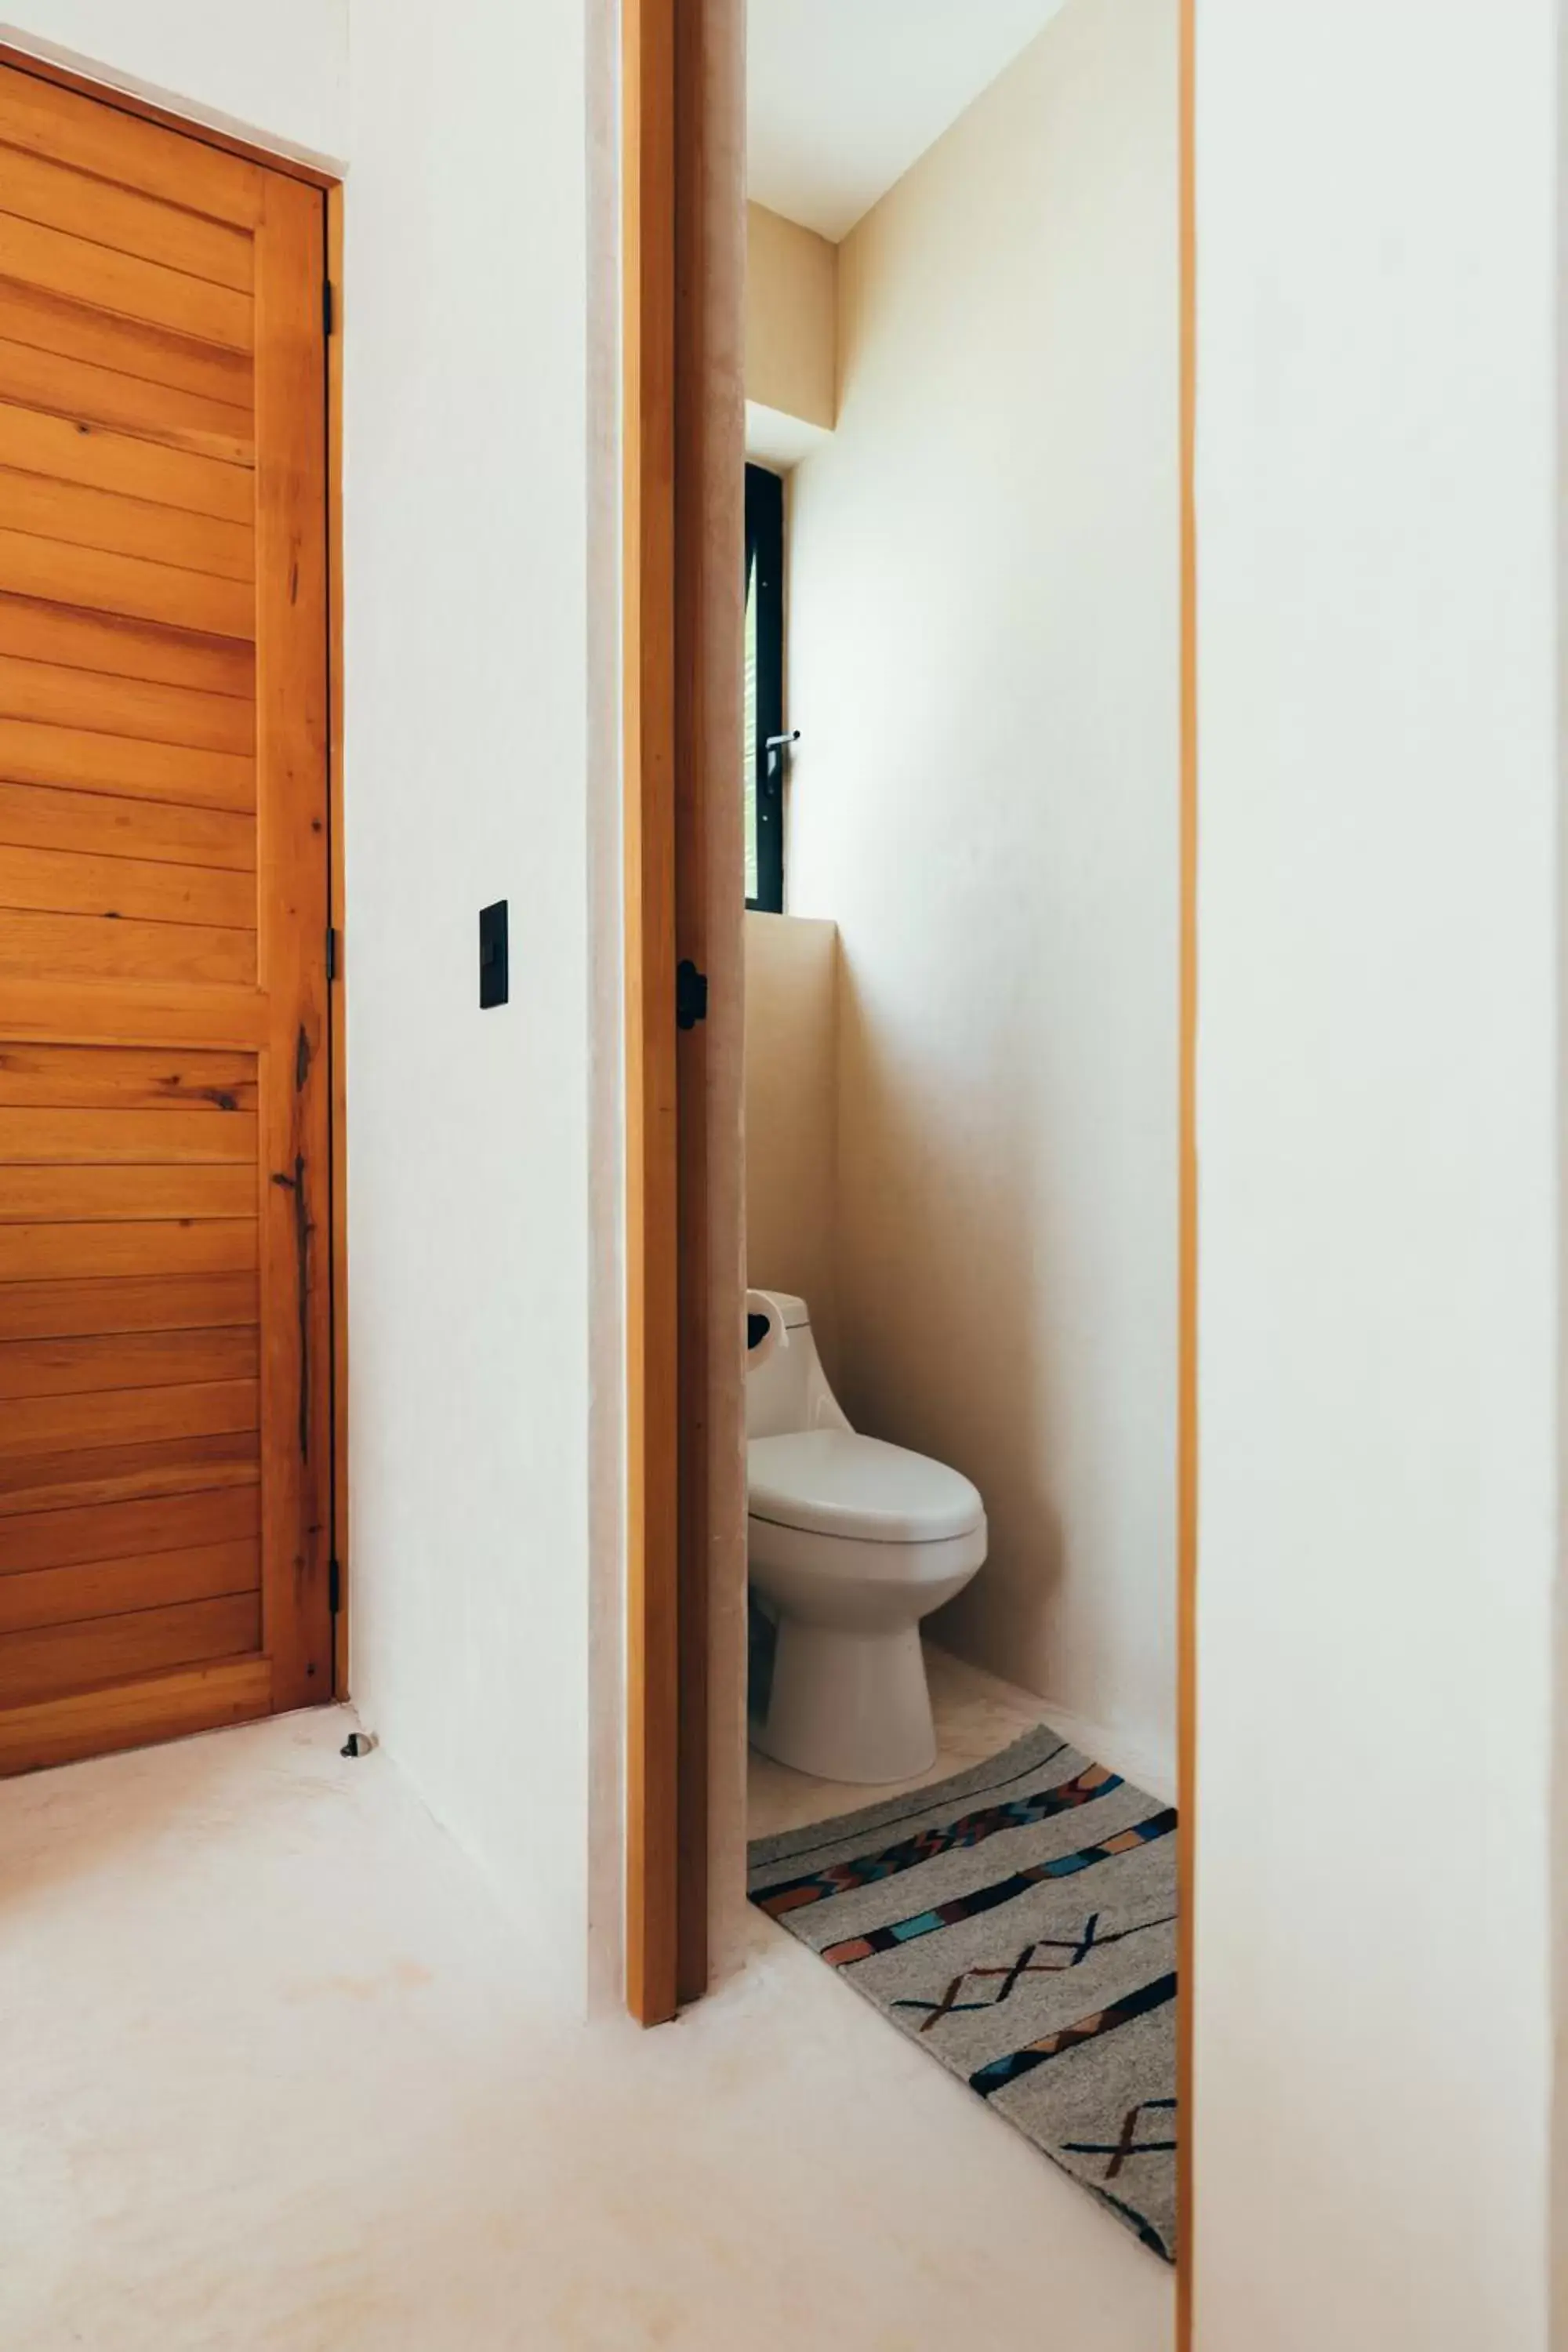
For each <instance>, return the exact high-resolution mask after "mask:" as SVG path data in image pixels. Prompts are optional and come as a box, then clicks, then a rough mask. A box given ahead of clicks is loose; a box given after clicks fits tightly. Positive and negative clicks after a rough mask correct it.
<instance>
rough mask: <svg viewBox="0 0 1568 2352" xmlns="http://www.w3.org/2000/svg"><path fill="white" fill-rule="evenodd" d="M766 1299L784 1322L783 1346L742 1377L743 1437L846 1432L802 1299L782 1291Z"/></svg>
mask: <svg viewBox="0 0 1568 2352" xmlns="http://www.w3.org/2000/svg"><path fill="white" fill-rule="evenodd" d="M766 1296H767V1297H769V1298H771V1299H772V1301H773V1305H774V1306H775V1307H777V1308H778V1309H779V1312H780V1315H781V1317H782V1318H783V1321H784V1342H783V1344H781V1345H780V1346H778V1347H776V1348H774V1349H773V1350H772V1352H771V1353H769V1354H767V1355H766V1359H765V1360H764V1361H761V1362H759V1363H757V1364H756V1365H755V1366H753V1367H752V1369H751V1370H748V1372H747V1374H746V1435H747V1436H748V1437H784V1436H786V1435H787V1434H788V1433H790V1432H791V1431H792V1430H796V1429H847V1428H848V1426H849V1423H848V1422H847V1420H846V1418H845V1416H844V1413H843V1412H842V1410H841V1408H840V1406H839V1402H838V1400H837V1397H836V1396H835V1395H834V1393H833V1391H832V1390H831V1389H830V1388H829V1387H828V1385H827V1375H826V1372H825V1371H824V1370H823V1369H822V1365H821V1362H820V1361H819V1360H818V1357H817V1353H816V1340H815V1339H813V1338H812V1336H811V1316H810V1312H809V1310H808V1309H807V1307H806V1303H805V1299H804V1298H792V1297H790V1296H789V1295H788V1293H787V1292H785V1291H782V1290H773V1291H769V1292H768V1293H767V1294H766ZM758 1353H759V1355H761V1354H762V1353H763V1350H761V1349H759V1350H758Z"/></svg>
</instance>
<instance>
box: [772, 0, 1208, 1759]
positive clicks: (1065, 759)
mask: <svg viewBox="0 0 1568 2352" xmlns="http://www.w3.org/2000/svg"><path fill="white" fill-rule="evenodd" d="M1176 99H1177V91H1176V8H1175V5H1174V0H1114V5H1107V0H1072V5H1069V6H1068V7H1067V8H1066V9H1065V10H1064V12H1063V13H1062V14H1061V15H1060V16H1058V17H1057V18H1056V20H1055V21H1054V22H1053V23H1052V24H1051V25H1050V26H1048V28H1047V30H1046V32H1045V33H1044V34H1043V35H1041V37H1039V38H1038V39H1037V41H1036V42H1035V43H1034V44H1033V45H1032V47H1030V48H1029V49H1027V50H1026V52H1025V53H1024V55H1023V57H1022V58H1019V59H1018V60H1017V61H1016V63H1015V64H1014V65H1013V66H1012V67H1011V68H1009V69H1008V70H1007V71H1006V73H1005V74H1004V75H1003V76H1002V77H1001V79H999V80H998V81H996V82H995V83H994V85H993V86H992V88H991V89H989V90H987V91H986V92H985V93H984V96H982V97H981V98H980V99H979V100H976V102H975V104H974V105H973V107H972V108H971V109H970V110H969V111H968V112H967V113H966V114H964V115H963V117H961V119H960V120H959V121H958V122H957V123H956V124H955V125H954V126H953V127H952V129H951V130H950V131H948V132H947V133H946V134H945V135H944V136H943V137H942V139H941V140H940V141H939V142H938V143H937V144H936V146H935V147H933V148H932V149H931V150H930V152H928V153H927V154H926V155H925V156H924V157H923V158H922V159H921V162H920V163H917V164H916V165H915V166H914V167H913V169H912V170H911V171H910V173H908V174H907V175H906V177H905V178H904V179H903V180H902V181H900V183H899V184H898V185H897V186H896V187H895V188H894V189H893V190H892V191H891V192H890V194H889V195H888V196H886V197H885V198H884V199H883V200H882V202H881V203H880V204H879V205H877V206H876V208H875V209H874V210H873V211H872V212H871V213H870V214H868V216H867V217H866V219H865V220H864V221H862V222H861V223H860V224H859V226H858V227H857V228H856V229H855V230H854V231H853V232H852V233H851V235H850V236H848V237H847V239H846V240H845V242H844V244H843V245H842V246H841V247H840V248H839V289H840V309H839V373H840V403H839V411H838V420H837V430H836V432H835V435H834V437H833V440H832V442H831V444H830V445H829V446H826V447H825V448H823V449H822V450H821V451H820V452H818V453H816V454H815V455H813V456H812V457H808V458H807V459H806V460H805V463H804V464H803V465H801V466H800V467H798V468H797V469H796V471H795V474H794V475H793V476H792V478H791V497H790V542H789V546H790V605H789V611H790V621H789V660H788V673H789V710H788V723H789V724H790V725H791V726H792V727H798V728H799V729H800V730H802V736H801V742H800V745H799V749H798V751H797V753H796V755H795V761H794V765H793V770H792V782H791V800H790V833H789V866H788V893H789V905H790V908H791V909H792V911H793V912H795V913H797V914H807V915H816V916H828V917H833V918H835V919H837V922H838V925H839V930H840V936H841V943H842V954H841V963H840V981H839V1004H840V1097H839V1126H838V1163H837V1164H838V1263H839V1278H838V1292H839V1324H840V1360H841V1368H842V1374H843V1389H844V1401H845V1403H846V1406H847V1410H848V1411H849V1412H850V1413H851V1415H852V1417H853V1418H854V1419H855V1420H856V1421H857V1423H858V1424H859V1425H860V1426H862V1427H865V1428H868V1429H869V1430H871V1431H873V1432H875V1433H878V1434H879V1435H882V1436H886V1437H889V1438H893V1439H895V1440H898V1441H900V1442H902V1443H904V1444H910V1445H912V1446H915V1447H917V1448H919V1449H921V1450H922V1451H925V1452H929V1453H931V1454H936V1455H937V1456H938V1457H939V1458H942V1459H943V1460H947V1461H951V1462H952V1463H954V1464H955V1465H957V1466H959V1467H960V1468H962V1469H963V1470H964V1471H965V1472H967V1473H968V1474H969V1475H971V1476H973V1478H974V1480H975V1482H976V1484H977V1485H978V1486H980V1488H981V1491H982V1493H983V1494H984V1496H985V1501H986V1507H987V1512H988V1515H989V1519H990V1527H991V1538H992V1549H991V1558H990V1559H989V1561H988V1563H987V1565H986V1567H985V1569H984V1570H983V1572H982V1574H981V1575H980V1576H979V1578H977V1580H975V1582H974V1584H973V1587H972V1588H971V1589H970V1591H969V1593H968V1594H966V1595H965V1597H964V1599H963V1601H962V1602H960V1603H959V1604H958V1605H957V1607H956V1608H955V1609H953V1610H952V1611H951V1612H947V1613H946V1614H945V1615H944V1617H943V1618H942V1620H940V1621H939V1622H938V1624H937V1627H936V1629H935V1630H936V1631H937V1633H938V1635H939V1638H941V1639H942V1640H944V1641H946V1642H948V1643H950V1644H952V1646H954V1647H956V1648H958V1649H960V1650H962V1651H963V1653H964V1654H967V1655H969V1656H971V1657H973V1658H974V1659H976V1660H977V1661H978V1662H979V1663H980V1664H984V1665H986V1666H989V1667H991V1668H993V1669H994V1671H996V1672H997V1673H1000V1674H1003V1675H1007V1676H1008V1677H1009V1678H1010V1679H1012V1680H1013V1681H1015V1682H1018V1683H1022V1684H1024V1685H1027V1686H1029V1687H1031V1688H1033V1689H1035V1690H1036V1691H1038V1692H1039V1693H1040V1694H1042V1696H1045V1697H1046V1698H1047V1699H1048V1700H1049V1701H1050V1702H1051V1703H1052V1704H1054V1705H1055V1706H1058V1709H1066V1710H1068V1711H1069V1712H1070V1714H1071V1715H1072V1716H1073V1717H1074V1718H1075V1719H1076V1720H1077V1721H1079V1722H1080V1723H1086V1724H1088V1725H1089V1726H1093V1727H1097V1728H1098V1730H1099V1731H1100V1733H1102V1734H1103V1735H1104V1737H1105V1739H1106V1743H1107V1745H1108V1749H1109V1752H1110V1754H1111V1755H1112V1756H1113V1757H1114V1758H1115V1759H1116V1760H1117V1761H1118V1762H1119V1763H1121V1764H1123V1765H1125V1766H1126V1767H1127V1768H1128V1769H1137V1770H1139V1771H1141V1772H1142V1773H1143V1774H1144V1775H1145V1776H1146V1777H1147V1778H1149V1779H1150V1780H1152V1782H1153V1783H1154V1785H1155V1786H1157V1787H1165V1786H1169V1785H1170V1784H1171V1782H1172V1781H1173V1777H1174V1763H1173V1746H1174V1730H1173V1719H1174V1705H1175V1659H1174V1621H1175V1594H1176V1569H1175V1493H1174V1467H1175V1447H1176V1404H1175V1367H1176V1255H1175V1254H1176V1106H1177V992H1176V988H1177V961H1176V943H1177V921H1178V913H1179V890H1178V874H1177V825H1178V814H1179V776H1178V764H1177V761H1178V708H1177V680H1178V660H1177V644H1178V620H1179V586H1178V576H1177V552H1178V537H1177V506H1176V500H1177V439H1176V436H1177V386H1178V379H1177V340H1176V338H1177V267H1176V261H1177V248H1176V133H1177V104H1176Z"/></svg>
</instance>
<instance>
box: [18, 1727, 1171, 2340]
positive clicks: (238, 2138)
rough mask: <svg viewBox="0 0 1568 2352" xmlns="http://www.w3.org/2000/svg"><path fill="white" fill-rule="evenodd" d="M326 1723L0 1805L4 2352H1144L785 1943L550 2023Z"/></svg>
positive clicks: (1032, 2166)
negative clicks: (582, 2018) (598, 2012)
mask: <svg viewBox="0 0 1568 2352" xmlns="http://www.w3.org/2000/svg"><path fill="white" fill-rule="evenodd" d="M349 1724H350V1719H349V1718H346V1717H343V1716H342V1715H341V1714H338V1713H335V1712H331V1713H324V1714H315V1715H310V1716H294V1717H285V1718H282V1719H281V1720H279V1721H275V1722H272V1723H268V1724H261V1725H258V1726H255V1727H249V1728H246V1729H243V1730H237V1731H230V1732H223V1733H218V1734H216V1735H213V1736H211V1737H209V1738H202V1739H195V1740H188V1741H185V1742H183V1743H181V1744H180V1745H178V1746H175V1747H171V1748H160V1749H153V1750H147V1751H144V1752H143V1753H142V1754H140V1755H134V1756H124V1757H116V1758H110V1759H105V1760H104V1761H102V1762H100V1763H94V1764H85V1765H73V1766H70V1767H68V1768H67V1769H64V1770H61V1771H57V1772H50V1773H42V1774H38V1775H37V1776H34V1777H33V1778H31V1779H28V1780H20V1781H13V1782H10V1783H8V1784H6V1785H5V1786H4V1787H3V1788H0V2082H3V2084H4V2086H5V2089H4V2098H3V2101H0V2168H3V2175H4V2178H3V2182H0V2344H3V2345H4V2346H5V2352H69V2347H77V2346H81V2347H89V2352H645V2347H647V2352H654V2347H659V2348H660V2352H664V2348H665V2347H668V2352H784V2347H790V2352H827V2347H838V2346H847V2347H848V2346H852V2347H855V2352H949V2347H952V2346H953V2345H955V2344H956V2345H961V2346H963V2347H965V2352H1019V2347H1029V2352H1167V2347H1169V2345H1170V2342H1171V2333H1172V2289H1171V2279H1170V2275H1169V2273H1167V2272H1166V2271H1165V2270H1164V2269H1163V2266H1162V2265H1161V2264H1160V2263H1157V2262H1155V2261H1154V2260H1153V2259H1152V2257H1151V2256H1149V2255H1148V2254H1146V2253H1145V2252H1143V2251H1142V2248H1140V2247H1139V2246H1137V2245H1136V2244H1135V2243H1134V2242H1133V2241H1132V2240H1131V2238H1129V2237H1128V2236H1127V2234H1126V2233H1125V2232H1124V2231H1122V2230H1121V2229H1120V2228H1119V2227H1118V2225H1117V2224H1116V2223H1115V2222H1114V2221H1111V2220H1110V2218H1109V2217H1108V2216H1106V2215H1104V2214H1101V2213H1100V2212H1099V2211H1098V2210H1096V2209H1095V2207H1094V2206H1093V2205H1092V2204H1091V2203H1090V2202H1089V2200H1087V2199H1086V2198H1084V2197H1083V2195H1082V2194H1081V2192H1079V2190H1077V2189H1074V2188H1073V2187H1072V2185H1071V2184H1070V2183H1069V2182H1068V2181H1067V2180H1065V2179H1061V2178H1059V2177H1058V2175H1057V2174H1055V2173H1054V2172H1053V2171H1052V2170H1051V2168H1050V2167H1049V2166H1048V2165H1047V2164H1043V2163H1042V2162H1041V2160H1040V2159H1039V2158H1038V2157H1037V2155H1036V2154H1035V2152H1034V2151H1033V2150H1032V2149H1031V2148H1029V2147H1027V2145H1026V2143H1025V2142H1024V2141H1023V2140H1021V2139H1020V2138H1018V2137H1016V2135H1015V2134H1014V2133H1012V2132H1011V2131H1009V2130H1008V2129H1007V2128H1006V2127H1005V2125H1002V2124H1000V2123H999V2122H998V2121H997V2119H996V2118H995V2117H994V2116H990V2115H988V2114H987V2113H986V2112H985V2111H984V2108H983V2107H982V2106H981V2105H980V2103H979V2102H978V2101H977V2100H975V2099H973V2098H971V2097H970V2096H969V2095H968V2094H967V2093H966V2092H965V2091H964V2090H963V2088H962V2086H961V2085H959V2084H956V2083H954V2082H952V2081H951V2080H950V2079H949V2078H948V2077H947V2076H946V2075H945V2074H943V2073H942V2070H941V2068H939V2067H936V2066H932V2065H931V2063H929V2061H927V2060H926V2059H925V2058H924V2057H923V2056H922V2055H921V2053H918V2052H916V2051H913V2050H911V2049H910V2048H909V2047H908V2046H907V2045H906V2044H905V2043H904V2042H902V2041H901V2040H900V2037H899V2036H898V2035H897V2034H895V2033H891V2032H889V2031H888V2029H887V2027H886V2024H885V2023H884V2021H882V2020H881V2019H879V2017H877V2016H876V2015H875V2013H874V2012H873V2011H871V2010H870V2009H868V2007H867V2006H866V2005H865V2004H863V2003H862V2002H860V2001H858V2000H856V1999H855V1998H854V1997H853V1996H852V1995H850V1994H848V1993H847V1992H846V1990H845V1989H844V1988H843V1987H842V1986H840V1985H838V1984H836V1983H835V1982H834V1981H833V1979H832V1978H831V1976H830V1975H829V1973H828V1971H827V1970H826V1969H822V1968H820V1967H819V1966H818V1965H817V1964H816V1961H815V1960H814V1959H813V1958H812V1957H811V1955H810V1954H809V1953H808V1952H806V1951H805V1950H804V1949H803V1948H801V1947H800V1946H798V1945H796V1944H795V1943H794V1942H793V1941H792V1940H791V1939H790V1938H789V1937H786V1936H784V1935H783V1934H782V1933H781V1932H779V1931H778V1930H777V1929H776V1928H774V1927H772V1926H771V1925H770V1924H769V1923H768V1922H766V1921H764V1920H762V1919H760V1918H753V1920H752V1927H751V1935H752V1949H751V1954H750V1958H749V1962H748V1965H747V1967H746V1968H745V1969H744V1970H743V1971H742V1974H741V1975H740V1976H739V1977H737V1978H736V1979H734V1980H733V1981H732V1982H731V1983H730V1984H729V1985H728V1986H726V1987H725V1988H724V1989H723V1990H721V1992H720V1993H718V1994H717V1995H716V1996H715V1997H714V1998H712V1999H710V2000H709V2001H707V2002H705V2003H703V2004H702V2005H700V2007H699V2008H698V2009H697V2010H696V2011H693V2012H691V2013H690V2014H689V2016H688V2017H687V2018H686V2019H685V2020H684V2021H682V2022H681V2023H680V2024H679V2025H677V2026H673V2027H668V2028H666V2029H664V2030H662V2031H660V2032H654V2033H646V2034H644V2033H638V2032H637V2031H635V2030H634V2029H633V2028H632V2027H631V2026H630V2025H628V2024H626V2023H623V2022H621V2021H618V2020H617V2021H609V2022H605V2023H602V2024H598V2025H595V2026H584V2025H583V2024H581V2023H580V2022H578V2021H577V2020H576V2019H575V2018H574V2016H572V2015H571V2014H569V2013H567V2012H566V2011H563V2009H562V2008H561V2007H560V2006H559V2003H558V2001H557V2000H556V1999H555V1998H554V1997H552V1995H551V1994H550V1993H549V1992H548V1991H546V1990H543V1989H542V1987H543V1979H542V1975H541V1972H540V1971H539V1969H537V1968H536V1967H535V1966H534V1965H533V1960H532V1954H531V1948H530V1946H529V1943H528V1941H527V1939H526V1937H525V1936H523V1935H522V1934H521V1932H520V1931H519V1930H518V1929H516V1928H515V1927H513V1925H512V1924H511V1922H510V1920H509V1918H508V1917H507V1916H506V1915H505V1914H504V1913H503V1912H502V1910H501V1908H500V1905H499V1903H498V1902H497V1901H496V1900H495V1898H494V1897H493V1895H492V1894H491V1891H490V1889H489V1885H488V1884H487V1883H486V1882H485V1880H484V1879H483V1878H481V1877H480V1876H479V1874H477V1873H476V1872H475V1871H474V1869H473V1868H472V1867H471V1865H470V1864H469V1863H468V1860H467V1859H466V1857H465V1856H464V1855H463V1854H462V1853H460V1852H458V1850H457V1848H455V1847H454V1846H453V1845H452V1843H450V1842H449V1841H448V1840H447V1838H446V1837H445V1836H444V1834H443V1833H442V1832H441V1831H440V1830H439V1829H438V1828H437V1825H436V1823H435V1822H433V1821H432V1820H431V1818H430V1816H429V1814H428V1813H427V1812H426V1810H425V1808H424V1807H423V1805H422V1804H421V1803H420V1802H419V1801H418V1799H417V1797H416V1794H415V1793H414V1791H413V1790H411V1789H410V1788H409V1787H408V1786H407V1785H406V1783H405V1782H404V1781H403V1780H402V1779H401V1777H400V1776H399V1773H398V1771H397V1769H396V1766H395V1763H394V1762H393V1761H392V1759H389V1758H388V1757H387V1756H386V1755H384V1753H382V1752H380V1751H377V1752H375V1753H374V1754H372V1755H371V1756H369V1757H368V1758H366V1759H363V1760H361V1761H357V1762H353V1763H351V1762H345V1761H344V1760H342V1759H341V1758H340V1757H339V1754H338V1749H339V1747H340V1746H341V1744H342V1738H343V1737H344V1733H345V1730H346V1729H347V1728H348V1727H349Z"/></svg>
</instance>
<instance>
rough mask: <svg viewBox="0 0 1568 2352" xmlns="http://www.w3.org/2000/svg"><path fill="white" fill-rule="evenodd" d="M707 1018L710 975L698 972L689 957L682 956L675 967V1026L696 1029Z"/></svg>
mask: <svg viewBox="0 0 1568 2352" xmlns="http://www.w3.org/2000/svg"><path fill="white" fill-rule="evenodd" d="M707 1018H708V975H707V973H706V972H705V971H698V969H697V966H696V965H695V964H694V963H693V962H692V961H691V958H690V957H689V956H682V958H681V960H680V961H679V963H678V964H677V965H676V967H675V1025H676V1027H677V1028H678V1029H695V1028H696V1026H697V1024H698V1023H699V1022H700V1021H706V1020H707Z"/></svg>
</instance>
